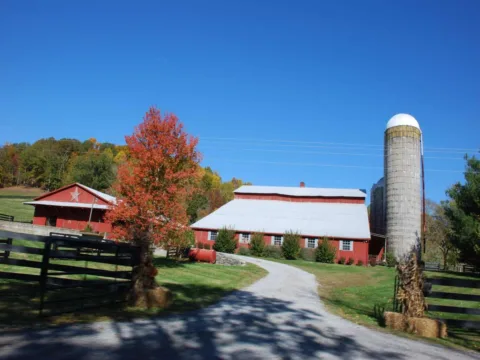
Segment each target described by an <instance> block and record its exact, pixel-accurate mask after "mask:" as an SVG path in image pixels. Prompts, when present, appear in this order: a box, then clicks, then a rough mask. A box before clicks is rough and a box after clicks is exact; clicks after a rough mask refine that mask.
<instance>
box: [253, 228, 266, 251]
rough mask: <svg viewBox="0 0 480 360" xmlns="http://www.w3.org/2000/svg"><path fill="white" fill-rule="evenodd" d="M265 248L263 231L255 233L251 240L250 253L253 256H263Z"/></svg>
mask: <svg viewBox="0 0 480 360" xmlns="http://www.w3.org/2000/svg"><path fill="white" fill-rule="evenodd" d="M264 250H265V242H264V241H263V234H262V233H255V234H253V235H252V239H251V240H250V253H251V254H252V255H253V256H263V251H264Z"/></svg>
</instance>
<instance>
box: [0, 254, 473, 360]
mask: <svg viewBox="0 0 480 360" xmlns="http://www.w3.org/2000/svg"><path fill="white" fill-rule="evenodd" d="M245 260H247V261H249V262H252V263H254V264H256V265H258V266H261V267H263V268H264V269H266V270H268V271H269V274H268V275H267V276H266V277H264V278H262V279H261V280H259V281H258V282H256V283H255V284H253V285H251V286H249V287H247V288H245V289H243V290H241V291H236V292H234V293H232V294H231V295H229V296H227V297H225V298H224V299H222V300H221V301H220V302H219V303H217V304H215V305H212V306H210V307H207V308H204V309H202V310H198V311H192V312H189V313H184V314H181V315H174V316H168V317H159V318H151V319H141V320H136V321H130V322H98V323H94V324H81V325H69V326H62V327H55V328H51V329H44V330H38V331H24V332H21V333H18V332H17V333H14V332H12V333H9V332H3V333H1V334H0V358H2V359H30V358H32V359H33V358H36V359H39V358H40V359H41V358H49V359H51V360H56V359H70V360H71V359H131V358H143V359H249V360H252V359H311V358H321V359H346V358H348V359H386V358H388V359H391V360H395V359H412V358H415V359H445V360H456V359H462V360H464V359H480V354H477V353H473V352H461V351H456V350H453V349H447V348H444V347H442V346H438V345H433V344H429V343H425V342H422V341H414V340H410V339H406V338H402V337H397V336H394V335H391V334H387V333H382V332H378V331H375V330H372V329H368V328H365V327H362V326H359V325H356V324H353V323H351V322H349V321H347V320H345V319H342V318H340V317H338V316H336V315H333V314H330V313H328V312H327V311H326V310H325V308H324V306H323V304H322V303H321V301H320V300H319V297H318V294H317V283H316V279H315V277H314V276H313V275H311V274H309V273H307V272H305V271H303V270H300V269H297V268H294V267H292V266H288V265H284V264H280V263H275V262H271V261H267V260H263V259H253V258H245Z"/></svg>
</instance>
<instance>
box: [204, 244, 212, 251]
mask: <svg viewBox="0 0 480 360" xmlns="http://www.w3.org/2000/svg"><path fill="white" fill-rule="evenodd" d="M203 248H204V249H205V250H210V249H211V248H212V245H210V244H203Z"/></svg>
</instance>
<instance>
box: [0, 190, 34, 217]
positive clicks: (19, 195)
mask: <svg viewBox="0 0 480 360" xmlns="http://www.w3.org/2000/svg"><path fill="white" fill-rule="evenodd" d="M42 193H43V191H42V190H41V189H37V188H24V187H11V188H4V189H0V213H1V214H6V215H13V216H15V220H16V221H32V219H33V211H34V208H33V206H31V205H24V204H23V203H24V202H25V201H31V200H32V199H33V198H35V197H37V196H39V195H40V194H42Z"/></svg>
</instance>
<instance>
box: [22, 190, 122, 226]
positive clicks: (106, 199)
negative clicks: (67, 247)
mask: <svg viewBox="0 0 480 360" xmlns="http://www.w3.org/2000/svg"><path fill="white" fill-rule="evenodd" d="M115 203H116V198H115V197H113V196H111V195H108V194H105V193H103V192H100V191H98V190H95V189H92V188H89V187H88V186H85V185H82V184H79V183H74V184H70V185H67V186H64V187H62V188H60V189H57V190H54V191H51V192H49V193H46V194H43V195H41V196H39V197H37V198H35V199H34V200H33V201H29V202H25V203H24V204H27V205H33V206H35V213H34V215H33V224H34V225H45V226H55V227H60V228H67V229H74V230H84V229H85V228H86V227H87V225H88V224H89V223H90V227H91V228H92V229H93V231H95V232H99V233H109V232H111V231H112V226H111V224H110V223H107V222H105V219H104V217H105V213H106V211H107V210H108V208H109V207H110V206H112V205H114V204H115Z"/></svg>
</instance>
